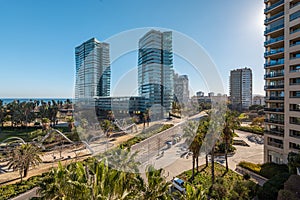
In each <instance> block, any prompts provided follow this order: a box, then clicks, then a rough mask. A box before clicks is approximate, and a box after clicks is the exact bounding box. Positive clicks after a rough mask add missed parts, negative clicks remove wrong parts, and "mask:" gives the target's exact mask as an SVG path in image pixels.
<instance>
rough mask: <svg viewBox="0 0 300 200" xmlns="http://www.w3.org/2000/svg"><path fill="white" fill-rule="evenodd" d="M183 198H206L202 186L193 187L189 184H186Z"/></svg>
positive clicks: (203, 199) (194, 199)
mask: <svg viewBox="0 0 300 200" xmlns="http://www.w3.org/2000/svg"><path fill="white" fill-rule="evenodd" d="M185 188H186V194H185V198H184V199H187V200H205V199H207V195H206V191H205V190H204V189H203V188H202V186H198V187H195V186H193V185H191V184H186V186H185Z"/></svg>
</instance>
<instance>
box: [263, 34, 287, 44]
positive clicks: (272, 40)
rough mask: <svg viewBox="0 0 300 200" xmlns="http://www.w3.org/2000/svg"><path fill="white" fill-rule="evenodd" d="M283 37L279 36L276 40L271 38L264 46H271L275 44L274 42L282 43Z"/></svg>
mask: <svg viewBox="0 0 300 200" xmlns="http://www.w3.org/2000/svg"><path fill="white" fill-rule="evenodd" d="M283 39H284V37H283V36H279V37H277V38H271V39H269V40H267V41H265V43H264V44H265V46H267V45H269V44H273V43H276V42H279V41H283Z"/></svg>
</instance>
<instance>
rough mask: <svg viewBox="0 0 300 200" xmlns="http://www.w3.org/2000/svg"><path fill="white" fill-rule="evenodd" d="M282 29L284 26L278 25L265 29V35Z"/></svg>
mask: <svg viewBox="0 0 300 200" xmlns="http://www.w3.org/2000/svg"><path fill="white" fill-rule="evenodd" d="M283 27H284V24H280V25H278V26H275V27H273V28H266V30H265V35H266V34H268V33H271V32H273V31H276V30H278V29H281V28H283Z"/></svg>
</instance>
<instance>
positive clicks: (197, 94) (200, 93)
mask: <svg viewBox="0 0 300 200" xmlns="http://www.w3.org/2000/svg"><path fill="white" fill-rule="evenodd" d="M196 96H197V97H204V92H202V91H199V92H197V93H196Z"/></svg>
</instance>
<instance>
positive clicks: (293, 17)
mask: <svg viewBox="0 0 300 200" xmlns="http://www.w3.org/2000/svg"><path fill="white" fill-rule="evenodd" d="M299 17H300V12H299V11H297V12H295V13H293V14H291V15H290V21H293V20H295V19H298V18H299Z"/></svg>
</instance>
